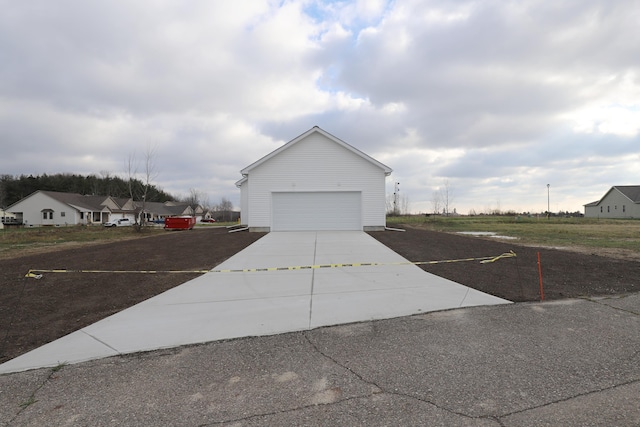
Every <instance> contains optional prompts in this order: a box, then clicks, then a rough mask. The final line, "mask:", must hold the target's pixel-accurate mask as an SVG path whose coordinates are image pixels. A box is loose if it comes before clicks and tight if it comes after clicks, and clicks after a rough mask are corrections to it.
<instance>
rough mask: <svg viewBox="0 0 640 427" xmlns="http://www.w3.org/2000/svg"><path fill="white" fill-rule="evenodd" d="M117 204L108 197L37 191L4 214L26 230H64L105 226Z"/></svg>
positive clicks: (10, 207)
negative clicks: (73, 226) (57, 228)
mask: <svg viewBox="0 0 640 427" xmlns="http://www.w3.org/2000/svg"><path fill="white" fill-rule="evenodd" d="M116 208H117V204H116V203H115V202H114V200H113V199H112V198H111V197H108V196H83V195H81V194H76V193H61V192H57V191H42V190H38V191H36V192H34V193H32V194H30V195H28V196H27V197H25V198H24V199H22V200H20V201H18V202H16V203H14V204H13V205H11V206H9V207H8V208H7V209H6V210H7V211H8V212H11V213H12V214H14V215H15V216H16V220H17V221H18V222H21V223H22V224H23V225H24V226H25V227H40V226H44V225H54V226H65V225H78V224H93V223H102V222H106V221H108V219H109V215H110V214H111V212H112V209H116Z"/></svg>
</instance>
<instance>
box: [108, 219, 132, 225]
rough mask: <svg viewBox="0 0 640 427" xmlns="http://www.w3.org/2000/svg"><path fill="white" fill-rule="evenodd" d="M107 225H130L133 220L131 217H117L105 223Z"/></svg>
mask: <svg viewBox="0 0 640 427" xmlns="http://www.w3.org/2000/svg"><path fill="white" fill-rule="evenodd" d="M103 225H104V226H105V227H129V226H132V225H133V222H132V221H131V220H130V219H129V218H116V219H112V220H111V221H108V222H105V223H104V224H103Z"/></svg>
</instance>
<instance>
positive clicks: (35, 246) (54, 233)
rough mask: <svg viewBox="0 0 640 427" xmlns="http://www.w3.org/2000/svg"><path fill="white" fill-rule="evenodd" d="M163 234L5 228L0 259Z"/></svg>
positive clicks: (156, 229)
mask: <svg viewBox="0 0 640 427" xmlns="http://www.w3.org/2000/svg"><path fill="white" fill-rule="evenodd" d="M161 232H164V230H163V229H162V227H148V228H144V229H143V230H141V231H139V232H138V231H136V230H135V229H134V228H133V227H120V228H118V227H116V228H105V227H102V226H88V227H83V226H72V227H36V228H5V229H2V230H0V259H6V258H13V257H17V256H21V255H26V254H32V253H39V252H44V251H47V252H48V251H53V250H58V249H62V248H68V247H73V246H81V245H88V244H98V243H106V242H114V241H119V240H130V239H139V238H142V237H147V236H151V235H154V234H157V233H161Z"/></svg>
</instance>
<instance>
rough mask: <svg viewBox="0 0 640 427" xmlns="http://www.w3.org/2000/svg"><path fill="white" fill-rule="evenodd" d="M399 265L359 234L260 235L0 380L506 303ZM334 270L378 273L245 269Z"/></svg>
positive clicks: (20, 363)
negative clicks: (230, 342) (193, 347)
mask: <svg viewBox="0 0 640 427" xmlns="http://www.w3.org/2000/svg"><path fill="white" fill-rule="evenodd" d="M422 261H424V260H422ZM402 262H407V260H405V259H404V258H402V257H401V256H400V255H398V254H397V253H395V252H393V251H392V250H391V249H389V248H387V247H386V246H384V245H382V244H381V243H379V242H378V241H376V240H375V239H373V238H372V237H370V236H369V235H367V234H366V233H363V232H344V231H341V232H328V231H327V232H280V233H269V234H268V235H266V236H265V237H264V238H262V239H260V240H258V241H257V242H255V243H254V244H252V245H251V246H249V247H248V248H246V249H245V250H243V251H241V252H239V253H238V254H236V255H235V256H233V257H231V258H230V259H228V260H227V261H225V262H224V263H222V264H220V265H219V266H217V267H216V268H215V269H214V271H212V272H211V273H207V274H205V275H203V276H201V277H198V278H196V279H194V280H191V281H189V282H187V283H185V284H183V285H181V286H178V287H176V288H173V289H171V290H169V291H167V292H164V293H163V294H161V295H158V296H156V297H154V298H150V299H149V300H147V301H144V302H142V303H140V304H137V305H135V306H133V307H131V308H129V309H127V310H124V311H122V312H120V313H117V314H115V315H113V316H110V317H108V318H106V319H104V320H102V321H99V322H97V323H94V324H93V325H90V326H87V327H85V328H83V329H81V330H79V331H76V332H74V333H72V334H69V335H67V336H65V337H63V338H60V339H58V340H56V341H54V342H51V343H49V344H47V345H44V346H42V347H40V348H38V349H35V350H33V351H31V352H29V353H27V354H25V355H22V356H20V357H17V358H15V359H13V360H10V361H8V362H6V363H4V364H2V365H0V373H7V372H17V371H24V370H29V369H34V368H41V367H51V366H56V365H59V364H61V363H67V364H72V363H78V362H83V361H88V360H93V359H99V358H103V357H109V356H115V355H121V354H127V353H135V352H140V351H148V350H156V349H162V348H169V347H176V346H181V345H187V344H195V343H203V342H208V341H215V340H222V339H229V338H238V337H246V336H258V335H273V334H279V333H284V332H293V331H301V330H309V329H314V328H317V327H320V326H328V325H337V324H344V323H351V322H360V321H367V320H375V319H386V318H393V317H399V316H406V315H411V314H418V313H425V312H430V311H436V310H446V309H452V308H459V307H469V306H478V305H495V304H506V303H508V302H509V301H506V300H503V299H500V298H497V297H494V296H491V295H488V294H485V293H482V292H479V291H476V290H474V289H471V288H468V287H465V286H462V285H460V284H457V283H454V282H452V281H449V280H446V279H443V278H441V277H438V276H434V275H432V274H429V273H426V272H424V271H423V270H421V269H420V268H418V267H416V266H415V265H406V264H405V265H399V264H398V263H402ZM344 263H382V264H384V265H382V266H360V267H326V268H306V269H299V270H277V271H254V270H255V269H264V268H273V267H300V266H307V267H308V266H317V265H324V264H344ZM219 270H222V271H219ZM224 270H243V271H240V272H225V271H224Z"/></svg>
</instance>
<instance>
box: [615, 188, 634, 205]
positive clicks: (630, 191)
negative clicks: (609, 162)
mask: <svg viewBox="0 0 640 427" xmlns="http://www.w3.org/2000/svg"><path fill="white" fill-rule="evenodd" d="M613 188H615V189H616V190H618V191H619V192H621V193H622V194H624V195H625V196H627V197H628V198H629V200H631V201H632V202H633V203H640V185H616V186H614V187H613Z"/></svg>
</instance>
